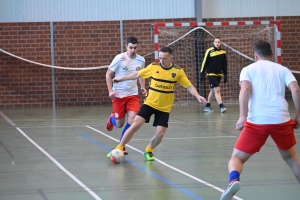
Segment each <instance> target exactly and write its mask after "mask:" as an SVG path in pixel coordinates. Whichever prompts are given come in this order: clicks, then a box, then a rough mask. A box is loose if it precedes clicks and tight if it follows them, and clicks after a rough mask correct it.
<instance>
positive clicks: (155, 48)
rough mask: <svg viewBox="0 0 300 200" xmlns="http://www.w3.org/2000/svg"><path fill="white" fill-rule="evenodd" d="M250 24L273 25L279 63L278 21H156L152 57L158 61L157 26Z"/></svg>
mask: <svg viewBox="0 0 300 200" xmlns="http://www.w3.org/2000/svg"><path fill="white" fill-rule="evenodd" d="M251 25H253V26H254V25H275V27H276V28H275V31H276V35H275V40H276V41H275V49H276V52H275V55H276V56H275V59H276V62H277V63H279V64H281V63H282V57H281V28H280V21H277V20H271V21H221V22H187V23H184V22H174V23H156V24H154V25H153V29H154V59H155V62H158V61H159V59H158V51H159V35H158V34H159V31H158V29H159V27H203V26H204V27H205V26H208V27H209V26H251Z"/></svg>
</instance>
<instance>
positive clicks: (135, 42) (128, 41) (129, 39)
mask: <svg viewBox="0 0 300 200" xmlns="http://www.w3.org/2000/svg"><path fill="white" fill-rule="evenodd" d="M129 43H132V44H138V43H139V41H138V39H137V38H136V37H134V36H131V37H129V38H127V40H126V45H128V44H129Z"/></svg>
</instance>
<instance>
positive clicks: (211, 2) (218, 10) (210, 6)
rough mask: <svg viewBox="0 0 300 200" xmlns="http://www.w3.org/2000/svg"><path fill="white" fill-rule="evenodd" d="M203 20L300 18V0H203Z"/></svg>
mask: <svg viewBox="0 0 300 200" xmlns="http://www.w3.org/2000/svg"><path fill="white" fill-rule="evenodd" d="M202 11H203V12H202V17H203V18H230V17H264V16H274V17H276V16H299V15H300V0H202Z"/></svg>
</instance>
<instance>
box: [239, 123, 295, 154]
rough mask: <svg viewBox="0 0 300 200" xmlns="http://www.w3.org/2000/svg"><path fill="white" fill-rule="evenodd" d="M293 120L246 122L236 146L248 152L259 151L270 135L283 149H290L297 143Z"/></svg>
mask: <svg viewBox="0 0 300 200" xmlns="http://www.w3.org/2000/svg"><path fill="white" fill-rule="evenodd" d="M295 124H296V123H295V122H294V121H293V120H290V121H287V122H285V123H282V124H252V123H250V122H245V123H244V128H243V130H242V132H241V134H240V136H239V138H238V139H237V141H236V143H235V146H234V147H235V148H236V149H238V150H240V151H243V152H245V153H248V154H254V153H256V152H259V150H260V149H261V147H262V146H263V145H264V144H265V142H266V140H267V139H268V137H269V135H270V136H271V137H272V139H273V140H274V142H275V143H276V145H277V147H278V148H279V149H281V150H289V149H290V148H291V147H293V146H294V145H295V144H296V138H295V135H294V125H295Z"/></svg>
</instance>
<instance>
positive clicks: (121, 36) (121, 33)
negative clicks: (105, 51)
mask: <svg viewBox="0 0 300 200" xmlns="http://www.w3.org/2000/svg"><path fill="white" fill-rule="evenodd" d="M120 43H121V45H120V47H121V49H120V50H121V51H120V52H121V53H122V52H123V51H124V45H123V44H124V43H123V21H122V20H120Z"/></svg>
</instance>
